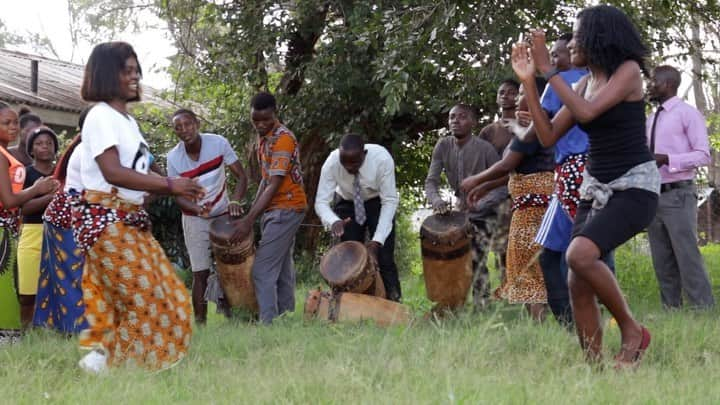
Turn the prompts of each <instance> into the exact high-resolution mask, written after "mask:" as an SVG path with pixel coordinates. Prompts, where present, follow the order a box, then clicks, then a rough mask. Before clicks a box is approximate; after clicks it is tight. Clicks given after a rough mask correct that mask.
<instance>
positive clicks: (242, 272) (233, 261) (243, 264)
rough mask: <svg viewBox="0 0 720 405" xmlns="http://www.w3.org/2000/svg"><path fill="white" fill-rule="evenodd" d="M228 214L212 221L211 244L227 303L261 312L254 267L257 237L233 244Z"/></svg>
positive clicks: (248, 237)
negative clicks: (254, 280)
mask: <svg viewBox="0 0 720 405" xmlns="http://www.w3.org/2000/svg"><path fill="white" fill-rule="evenodd" d="M233 220H234V219H233V218H231V217H230V216H229V215H227V214H225V215H222V216H220V217H217V218H216V219H214V220H213V221H212V222H210V244H211V246H212V251H213V256H214V257H215V263H216V269H217V274H218V278H219V279H220V285H221V287H222V289H223V294H224V295H225V300H226V301H227V302H228V304H230V306H231V307H240V308H245V309H247V310H250V311H251V312H253V313H257V312H258V310H259V309H258V304H257V299H256V298H255V285H254V284H253V279H252V266H253V263H254V262H255V245H254V241H255V239H254V235H253V232H252V231H251V232H250V234H249V235H248V236H247V237H246V238H245V240H243V241H242V242H239V243H234V244H233V243H230V242H229V240H230V237H231V236H232V234H233V230H234V229H233V225H232V221H233Z"/></svg>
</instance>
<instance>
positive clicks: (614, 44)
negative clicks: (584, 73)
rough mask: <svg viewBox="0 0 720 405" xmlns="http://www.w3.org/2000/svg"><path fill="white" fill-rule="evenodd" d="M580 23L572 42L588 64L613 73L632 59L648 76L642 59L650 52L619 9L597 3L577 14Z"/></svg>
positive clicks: (609, 73)
mask: <svg viewBox="0 0 720 405" xmlns="http://www.w3.org/2000/svg"><path fill="white" fill-rule="evenodd" d="M577 19H578V21H579V22H580V24H579V28H578V30H577V32H575V35H574V38H575V43H576V44H577V45H578V46H579V47H580V48H581V50H582V51H583V53H584V54H585V57H586V58H587V62H588V64H590V65H594V66H597V67H599V68H601V69H603V70H604V71H605V72H606V73H607V74H608V76H612V74H613V73H615V71H616V70H617V68H618V67H620V65H622V64H623V63H624V62H625V61H627V60H634V61H635V62H637V63H638V65H640V69H641V70H642V72H643V74H644V75H645V76H647V74H648V72H647V69H646V67H645V58H646V57H647V56H648V54H649V51H648V48H647V46H645V44H644V43H643V41H642V39H641V38H640V33H639V32H638V30H637V28H636V27H635V25H634V24H633V23H632V21H630V18H628V16H627V15H626V14H625V13H624V12H622V11H621V10H620V9H618V8H616V7H613V6H608V5H599V6H594V7H588V8H586V9H583V10H582V11H580V13H578V15H577Z"/></svg>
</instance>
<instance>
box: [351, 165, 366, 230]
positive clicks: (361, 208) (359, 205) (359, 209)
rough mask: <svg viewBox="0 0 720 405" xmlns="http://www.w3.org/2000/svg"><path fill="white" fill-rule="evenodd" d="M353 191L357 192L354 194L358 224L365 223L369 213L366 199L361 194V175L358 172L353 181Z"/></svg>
mask: <svg viewBox="0 0 720 405" xmlns="http://www.w3.org/2000/svg"><path fill="white" fill-rule="evenodd" d="M353 191H354V193H355V195H354V196H353V203H354V205H355V222H357V223H358V225H364V224H365V220H366V219H367V215H366V214H365V201H363V199H362V196H361V195H360V176H359V175H357V174H356V175H355V180H354V181H353Z"/></svg>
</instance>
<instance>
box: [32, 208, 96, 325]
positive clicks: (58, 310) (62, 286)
mask: <svg viewBox="0 0 720 405" xmlns="http://www.w3.org/2000/svg"><path fill="white" fill-rule="evenodd" d="M84 264H85V255H84V254H83V252H82V250H81V249H80V248H79V247H78V246H77V244H76V243H75V239H74V238H73V231H72V229H70V228H61V227H59V226H55V225H53V224H52V223H50V222H46V223H45V230H44V233H43V245H42V254H41V262H40V282H39V283H38V290H37V296H36V297H35V315H34V317H33V325H34V326H41V327H47V328H51V329H56V330H58V331H59V332H63V333H79V332H80V331H81V330H83V329H86V328H87V326H88V325H87V321H86V320H85V304H84V303H83V299H82V295H83V293H82V285H81V282H82V274H83V265H84Z"/></svg>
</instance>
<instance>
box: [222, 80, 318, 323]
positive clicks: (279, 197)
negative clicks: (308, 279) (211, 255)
mask: <svg viewBox="0 0 720 405" xmlns="http://www.w3.org/2000/svg"><path fill="white" fill-rule="evenodd" d="M250 104H251V109H250V120H251V121H252V124H253V127H255V131H256V132H257V134H258V138H259V139H258V150H257V156H258V162H259V164H260V171H261V174H262V181H261V182H260V186H259V187H258V191H257V194H256V196H255V201H254V202H253V205H252V207H250V210H249V211H248V213H247V215H246V216H244V217H243V218H242V219H241V220H239V221H236V222H235V223H234V226H235V233H234V235H233V237H232V238H231V241H233V242H238V241H241V240H244V239H245V238H246V237H247V236H248V235H249V234H250V232H251V231H252V227H253V224H254V223H255V220H256V219H257V218H258V217H260V216H261V215H262V217H261V218H260V232H261V237H260V243H259V244H258V247H257V251H256V252H255V263H254V264H253V267H252V276H253V282H254V284H255V294H256V296H257V302H258V306H259V307H260V321H261V322H262V323H265V324H269V323H271V322H272V320H273V319H274V318H276V317H277V316H278V315H280V314H282V313H284V312H288V311H294V310H295V269H294V267H293V259H292V253H293V245H294V244H295V233H297V231H298V228H300V223H301V222H302V220H303V218H304V217H305V210H306V209H307V198H306V197H305V190H304V188H303V179H302V169H301V167H300V149H299V145H298V141H297V139H296V138H295V135H294V134H293V133H292V132H290V130H289V129H287V128H286V127H285V126H284V125H283V124H281V123H280V121H279V120H278V118H277V103H276V101H275V97H274V96H273V95H272V94H269V93H258V94H256V95H255V96H254V97H253V98H252V100H251V102H250Z"/></svg>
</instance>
